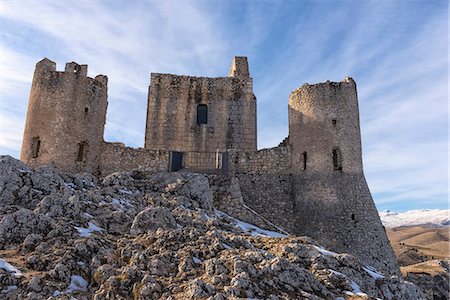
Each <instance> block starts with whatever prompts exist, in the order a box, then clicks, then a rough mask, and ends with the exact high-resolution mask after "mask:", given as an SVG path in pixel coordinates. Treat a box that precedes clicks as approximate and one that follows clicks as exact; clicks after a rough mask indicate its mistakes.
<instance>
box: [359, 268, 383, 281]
mask: <svg viewBox="0 0 450 300" xmlns="http://www.w3.org/2000/svg"><path fill="white" fill-rule="evenodd" d="M363 269H364V271H366V272H367V273H368V274H369V275H370V276H372V278H373V279H375V280H377V279H383V278H384V275H383V274H382V273H380V272H378V271H377V270H376V269H375V268H374V267H372V266H366V267H363Z"/></svg>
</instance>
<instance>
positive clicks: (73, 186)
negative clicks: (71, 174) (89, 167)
mask: <svg viewBox="0 0 450 300" xmlns="http://www.w3.org/2000/svg"><path fill="white" fill-rule="evenodd" d="M64 186H65V187H68V188H69V189H71V190H74V189H75V184H73V183H72V182H69V183H67V182H64Z"/></svg>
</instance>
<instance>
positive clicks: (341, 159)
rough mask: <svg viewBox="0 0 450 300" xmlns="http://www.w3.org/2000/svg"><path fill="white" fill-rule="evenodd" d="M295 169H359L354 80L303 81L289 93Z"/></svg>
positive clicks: (290, 140)
mask: <svg viewBox="0 0 450 300" xmlns="http://www.w3.org/2000/svg"><path fill="white" fill-rule="evenodd" d="M289 143H290V145H291V147H292V166H293V168H294V170H293V171H294V172H321V173H327V174H334V173H336V172H345V173H362V170H363V167H362V157H361V133H360V128H359V110H358V97H357V93H356V83H355V81H353V79H351V78H349V77H347V78H346V79H345V80H344V81H341V82H330V81H327V82H325V83H319V84H313V85H309V84H304V85H303V86H302V87H300V88H298V89H296V90H295V91H293V92H292V93H291V95H290V97H289Z"/></svg>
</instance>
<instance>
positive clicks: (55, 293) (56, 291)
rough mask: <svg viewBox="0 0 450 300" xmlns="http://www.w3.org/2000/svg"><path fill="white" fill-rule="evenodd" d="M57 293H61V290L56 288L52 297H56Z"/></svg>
mask: <svg viewBox="0 0 450 300" xmlns="http://www.w3.org/2000/svg"><path fill="white" fill-rule="evenodd" d="M59 295H61V292H60V291H58V290H55V291H54V292H53V294H52V296H53V297H58V296H59Z"/></svg>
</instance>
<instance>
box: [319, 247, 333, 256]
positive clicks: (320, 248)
mask: <svg viewBox="0 0 450 300" xmlns="http://www.w3.org/2000/svg"><path fill="white" fill-rule="evenodd" d="M314 248H316V250H317V251H319V252H320V253H322V254H323V255H328V256H333V255H337V253H336V252H333V251H330V250H327V249H325V248H323V247H319V246H314Z"/></svg>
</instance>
